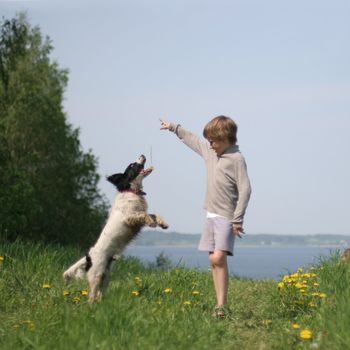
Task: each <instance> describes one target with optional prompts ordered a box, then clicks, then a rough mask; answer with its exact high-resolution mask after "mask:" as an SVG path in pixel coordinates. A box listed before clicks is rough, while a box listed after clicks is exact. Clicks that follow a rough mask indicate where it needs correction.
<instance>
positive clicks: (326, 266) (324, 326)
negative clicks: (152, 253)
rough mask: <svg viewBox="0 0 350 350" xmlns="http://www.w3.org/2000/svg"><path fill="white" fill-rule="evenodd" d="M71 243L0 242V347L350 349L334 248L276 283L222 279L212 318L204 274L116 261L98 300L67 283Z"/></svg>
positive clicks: (344, 275)
mask: <svg viewBox="0 0 350 350" xmlns="http://www.w3.org/2000/svg"><path fill="white" fill-rule="evenodd" d="M80 255H81V252H79V251H78V250H77V249H73V248H62V247H56V246H43V245H37V244H36V245H35V244H29V243H27V244H25V243H19V242H17V243H14V244H1V245H0V316H1V321H0V349H2V350H7V349H8V350H10V349H11V350H14V349H43V350H44V349H55V350H56V349H58V350H60V349H62V350H70V349H76V350H79V349H84V350H86V349H106V350H107V349H108V350H110V349H123V350H124V349H130V350H131V349H132V350H135V349H143V350H144V349H159V350H160V349H169V350H170V349H191V350H192V349H201V350H203V349H230V350H232V349H261V350H263V349H266V350H270V349H327V350H329V349H332V350H333V349H339V350H340V349H341V350H344V349H350V332H349V329H350V264H349V263H344V262H340V259H339V257H338V256H333V257H331V258H330V259H329V260H324V261H320V263H319V264H318V265H317V266H314V267H313V268H312V269H310V270H309V271H304V270H301V269H300V270H298V271H296V272H295V273H293V274H291V275H288V276H284V277H283V278H282V279H281V280H280V281H278V282H276V281H275V280H260V281H258V280H250V279H237V278H231V279H230V289H229V303H230V309H231V314H230V316H229V317H228V318H227V319H225V320H217V319H215V318H214V317H213V316H212V311H213V307H214V303H215V298H214V292H213V287H212V281H211V276H210V272H209V271H208V272H200V271H196V270H188V269H183V268H170V269H163V270H162V269H149V268H145V267H144V266H143V265H142V264H141V263H140V262H139V261H138V260H137V259H135V258H128V259H121V260H120V261H118V262H117V263H115V266H114V269H113V276H112V280H111V284H110V286H109V288H108V290H107V292H106V294H105V296H104V298H103V300H102V301H101V302H96V303H95V304H94V305H92V306H91V305H89V304H88V303H87V296H86V287H87V286H86V283H85V282H84V281H79V282H74V283H73V284H70V285H65V284H64V283H63V281H62V277H61V276H62V272H63V271H64V269H65V268H66V267H67V266H68V265H69V264H70V263H72V262H73V261H74V260H75V259H77V258H78V257H79V256H80Z"/></svg>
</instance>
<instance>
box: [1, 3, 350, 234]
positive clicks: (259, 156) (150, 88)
mask: <svg viewBox="0 0 350 350" xmlns="http://www.w3.org/2000/svg"><path fill="white" fill-rule="evenodd" d="M20 11H25V12H26V13H27V17H28V20H29V22H30V24H31V25H32V26H36V25H38V26H39V27H40V28H41V32H42V34H43V35H44V36H46V35H47V36H49V37H50V39H51V40H52V44H53V47H54V49H53V51H52V55H51V56H52V59H53V60H56V61H57V62H58V64H59V66H60V67H61V68H67V69H68V70H69V82H68V86H67V89H66V92H65V102H64V109H65V112H66V115H67V118H68V121H69V122H70V123H72V125H73V126H74V127H77V128H80V131H81V133H80V140H81V142H82V146H83V148H84V149H85V150H88V149H91V150H92V152H93V153H94V155H95V156H96V157H97V158H98V160H99V168H98V171H99V173H100V174H101V182H100V188H101V191H102V193H104V194H105V195H106V197H107V198H108V200H109V201H110V202H112V201H113V199H114V196H115V190H114V188H113V186H112V185H111V184H110V183H108V182H107V181H106V180H105V176H107V175H110V174H112V173H115V172H120V171H122V170H124V168H125V167H126V166H127V165H128V164H129V163H130V162H132V161H134V160H135V159H136V158H137V157H138V156H139V155H140V154H141V153H143V154H145V156H146V157H147V158H148V162H147V163H148V165H150V163H151V159H150V158H152V165H153V166H154V167H155V171H154V172H153V174H151V175H150V176H149V177H148V178H147V179H145V181H144V190H145V192H147V199H148V203H149V211H150V212H152V213H153V212H156V213H159V214H161V215H162V216H163V217H164V218H165V220H166V221H167V222H168V223H169V225H170V228H169V230H170V231H176V232H182V233H200V232H201V231H202V228H203V223H204V218H205V211H204V209H203V202H204V196H205V189H206V173H205V167H204V162H203V161H202V159H201V158H200V157H199V156H198V155H197V154H196V153H194V152H193V151H191V150H190V149H188V148H187V147H186V146H185V145H183V144H182V143H181V141H179V140H178V139H177V137H176V136H175V135H173V134H171V133H170V132H168V131H160V130H159V129H160V123H159V118H164V119H166V120H169V121H172V122H177V123H180V124H181V125H182V126H184V127H185V128H186V129H188V130H190V131H192V132H193V133H196V134H198V135H200V136H201V135H202V130H203V127H204V126H205V124H206V123H207V122H208V121H209V120H210V119H212V118H213V117H214V116H216V115H219V114H224V115H228V116H230V117H232V118H233V119H234V120H235V121H236V122H237V124H238V128H239V129H238V144H239V146H240V149H241V152H242V154H243V155H244V157H245V159H246V162H247V165H248V172H249V176H250V180H251V183H252V190H253V192H252V197H251V201H250V203H249V207H248V209H247V212H246V218H245V230H246V232H247V233H248V234H249V233H273V234H317V233H334V234H350V224H349V221H350V220H349V204H348V202H349V198H350V186H349V179H350V162H349V158H350V157H349V153H350V115H349V111H350V66H349V62H350V45H349V42H350V21H349V16H350V2H349V1H347V0H333V1H322V0H321V1H316V0H309V1H302V0H296V1H293V2H282V1H277V0H275V1H273V0H266V1H259V0H244V1H243V0H241V1H236V0H230V1H229V0H215V1H214V0H211V1H208V0H190V1H188V0H187V1H184V0H177V1H161V0H148V1H140V0H139V1H133V0H131V1H98V2H97V1H0V17H1V20H2V19H3V18H6V19H9V18H12V17H14V16H15V15H16V13H18V12H20ZM151 155H152V157H151Z"/></svg>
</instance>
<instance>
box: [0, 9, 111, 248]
mask: <svg viewBox="0 0 350 350" xmlns="http://www.w3.org/2000/svg"><path fill="white" fill-rule="evenodd" d="M52 49H53V47H52V43H51V41H50V39H49V38H48V37H46V38H43V36H42V34H41V32H40V28H39V27H31V25H30V24H29V23H28V21H27V19H26V16H25V15H24V14H19V15H18V16H17V17H16V18H13V19H11V20H7V19H3V20H2V22H1V23H0V183H1V186H0V235H1V236H3V237H2V238H6V239H8V240H15V239H16V238H18V237H22V238H24V239H30V240H41V241H46V242H59V243H62V244H65V243H78V244H82V245H89V244H90V243H91V240H92V239H93V238H94V237H95V236H96V231H98V230H99V229H100V227H101V223H102V222H103V220H104V219H105V216H106V212H107V204H106V200H105V199H104V197H103V196H102V195H101V194H100V192H99V190H98V187H97V184H98V181H99V175H98V174H97V160H96V158H95V157H94V155H93V154H92V152H91V150H89V151H88V152H84V151H83V150H82V147H81V144H80V141H79V130H78V129H75V128H73V126H72V125H70V124H69V123H68V121H67V118H66V115H65V113H64V111H63V97H64V91H65V88H66V85H67V81H68V72H67V70H65V69H61V68H60V67H59V66H58V64H57V62H54V61H52V60H51V59H50V53H51V51H52Z"/></svg>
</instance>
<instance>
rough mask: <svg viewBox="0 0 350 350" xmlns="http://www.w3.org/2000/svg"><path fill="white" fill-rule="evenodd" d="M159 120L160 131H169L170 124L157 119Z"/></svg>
mask: <svg viewBox="0 0 350 350" xmlns="http://www.w3.org/2000/svg"><path fill="white" fill-rule="evenodd" d="M159 120H160V130H169V129H170V123H169V122H168V121H166V120H165V119H159Z"/></svg>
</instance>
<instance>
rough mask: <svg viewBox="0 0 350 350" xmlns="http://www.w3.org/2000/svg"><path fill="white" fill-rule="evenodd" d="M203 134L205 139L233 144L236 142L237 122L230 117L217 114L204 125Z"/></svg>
mask: <svg viewBox="0 0 350 350" xmlns="http://www.w3.org/2000/svg"><path fill="white" fill-rule="evenodd" d="M203 136H204V137H205V138H206V139H207V140H212V141H228V142H229V143H230V144H231V145H235V144H236V142H237V124H236V123H235V122H234V121H233V120H232V119H231V118H229V117H225V116H224V115H219V116H218V117H215V118H214V119H212V120H211V121H210V122H209V123H208V124H207V125H206V126H205V127H204V130H203Z"/></svg>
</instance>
